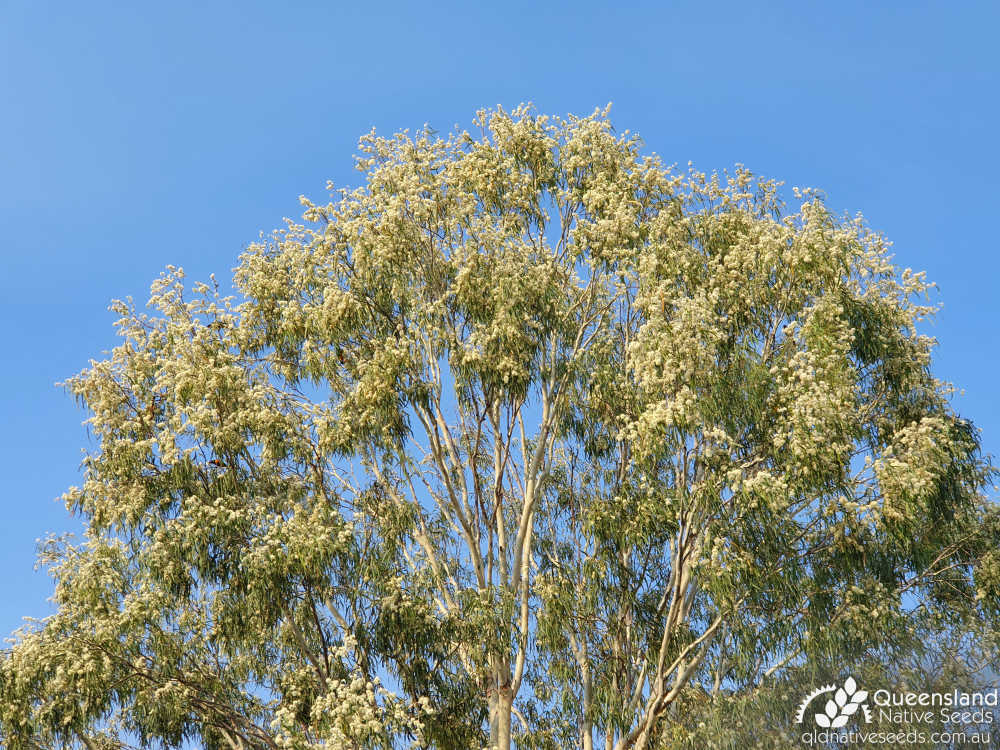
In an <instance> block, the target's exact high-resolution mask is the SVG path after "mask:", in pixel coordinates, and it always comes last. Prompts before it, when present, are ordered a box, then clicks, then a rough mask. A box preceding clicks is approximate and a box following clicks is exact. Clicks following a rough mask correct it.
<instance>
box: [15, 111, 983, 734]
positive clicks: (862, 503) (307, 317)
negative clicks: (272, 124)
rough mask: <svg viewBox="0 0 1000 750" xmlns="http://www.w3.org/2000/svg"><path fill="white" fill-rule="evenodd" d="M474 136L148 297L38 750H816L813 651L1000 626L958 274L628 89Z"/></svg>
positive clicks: (26, 653) (441, 146) (34, 711)
mask: <svg viewBox="0 0 1000 750" xmlns="http://www.w3.org/2000/svg"><path fill="white" fill-rule="evenodd" d="M475 126H476V128H475V132H474V133H471V134H470V133H468V132H461V133H455V134H452V135H450V136H448V137H439V136H438V135H437V134H436V133H434V132H433V131H431V130H429V129H426V130H423V131H420V132H417V133H415V134H412V135H411V134H409V133H406V132H404V133H400V134H397V135H395V136H392V137H382V136H379V135H377V134H375V133H374V132H372V133H371V134H369V135H367V136H365V137H363V138H362V139H361V143H360V155H359V157H358V159H357V167H358V170H359V171H360V174H361V175H362V177H363V181H362V184H361V186H360V187H358V188H357V189H353V190H339V191H334V190H333V188H332V187H331V188H330V189H331V191H332V197H331V200H330V201H329V202H328V203H324V204H320V203H314V202H311V201H309V200H307V199H305V198H303V199H302V203H303V205H304V215H303V220H302V223H296V222H289V223H288V224H287V226H286V227H285V228H284V229H283V230H281V231H278V232H275V233H274V234H273V235H272V236H270V237H268V238H266V239H265V240H262V241H261V242H259V243H257V244H253V245H251V246H250V247H249V248H248V249H247V250H246V251H245V252H244V253H243V255H242V256H241V257H240V260H239V265H238V267H237V268H236V269H235V276H234V283H235V288H236V294H235V295H234V296H231V297H229V296H224V294H223V293H222V292H221V291H220V289H219V287H218V285H216V284H214V283H209V284H195V285H193V287H192V288H189V287H188V286H187V285H186V283H185V282H184V276H183V272H182V271H181V270H179V269H174V268H169V269H168V271H167V272H166V273H165V274H164V275H163V276H162V277H161V278H160V279H159V280H157V281H156V282H155V283H154V284H153V287H152V294H151V298H150V301H149V307H150V308H151V310H150V311H149V312H143V311H142V310H141V309H139V308H137V307H136V306H135V305H133V304H132V302H131V301H124V302H116V303H115V304H114V306H113V309H114V310H115V311H116V312H117V313H118V314H119V316H120V319H119V321H118V323H117V326H118V330H119V333H120V335H121V343H120V344H119V345H118V346H117V347H116V348H115V349H114V350H113V351H112V352H110V354H109V355H108V356H107V357H106V358H105V359H103V360H99V361H93V362H91V364H90V366H89V367H88V368H87V369H85V370H84V371H83V372H81V373H80V374H79V375H77V376H75V377H73V378H71V379H70V380H68V382H67V383H66V386H67V388H68V389H69V390H70V392H71V393H72V394H73V395H74V396H75V397H76V398H77V399H78V400H79V401H80V402H81V403H82V404H83V405H84V406H85V407H86V408H87V409H88V410H89V414H90V417H89V419H88V421H87V425H88V428H89V431H90V433H91V434H92V436H93V438H94V441H93V450H92V451H91V452H90V453H89V454H88V456H87V458H86V460H85V462H84V478H83V482H82V485H81V486H80V487H73V488H71V489H70V490H69V491H68V492H67V493H66V495H65V501H66V505H67V507H68V508H69V509H70V510H71V511H73V512H74V513H76V514H79V515H80V516H81V517H82V518H83V519H84V520H85V522H86V533H85V535H84V537H83V538H82V539H80V540H71V539H63V538H53V539H51V540H49V541H48V542H47V543H46V544H44V546H43V548H42V550H41V561H42V563H43V564H45V565H47V566H48V567H49V569H50V570H51V573H52V576H53V578H54V581H55V593H54V601H55V605H56V611H55V614H53V615H52V616H50V617H48V618H45V619H44V620H41V621H38V622H32V623H29V624H28V625H26V626H25V628H23V629H22V630H21V631H19V633H18V634H17V635H16V638H15V639H14V640H13V641H12V644H11V646H12V648H11V649H10V650H8V651H7V652H5V654H4V656H3V658H2V659H0V738H2V740H3V743H4V745H5V747H8V748H10V750H29V749H32V750H33V749H35V748H49V747H56V746H66V747H78V746H83V747H86V748H88V750H95V749H96V748H101V749H102V750H110V749H111V748H126V747H133V746H135V747H143V748H145V747H158V746H165V747H181V746H183V745H184V743H185V742H189V743H194V745H195V746H200V747H203V748H206V750H217V749H221V748H227V749H231V750H251V749H253V750H257V749H260V750H263V749H265V748H266V749H268V750H278V749H279V748H280V749H281V750H306V749H307V748H329V749H330V750H340V749H342V748H343V749H346V748H397V747H400V748H401V747H409V746H416V747H428V748H441V749H450V748H456V749H461V750H465V749H467V748H478V747H488V748H497V749H499V750H509V748H510V747H517V748H580V749H581V750H592V748H594V747H595V746H599V747H604V748H607V749H608V750H625V749H626V748H634V749H635V750H643V749H645V748H680V747H688V746H690V747H709V746H713V743H714V746H718V747H723V746H729V745H728V744H726V743H729V742H732V743H733V746H740V747H742V746H748V745H747V737H751V738H755V739H754V740H753V742H755V743H756V745H757V746H761V747H763V746H765V744H766V743H769V742H770V743H774V744H775V745H776V746H781V744H780V743H781V742H783V741H787V739H788V735H787V732H789V731H790V729H791V728H790V724H791V716H790V714H788V713H784V711H785V709H784V708H783V707H784V706H785V703H782V702H781V701H782V700H783V699H782V698H781V696H782V695H783V691H785V692H787V686H788V685H798V684H800V681H801V680H804V679H807V678H806V677H805V675H813V674H824V675H836V674H839V673H840V672H839V671H838V670H843V669H852V668H856V669H858V670H860V669H862V667H863V666H865V665H867V667H866V668H868V669H877V668H878V667H879V665H882V666H885V665H891V664H899V663H900V662H899V660H900V659H901V658H902V656H901V655H905V656H906V657H907V658H911V659H912V658H913V657H914V655H916V662H917V663H918V664H925V662H923V661H921V658H920V654H923V653H924V650H925V649H927V648H930V647H932V646H933V645H934V644H937V643H941V642H943V639H947V638H957V639H958V641H956V642H962V639H968V638H970V637H972V638H973V639H974V640H975V642H976V643H977V644H979V648H985V644H990V643H994V641H993V640H992V639H994V638H995V636H996V628H997V626H998V625H1000V553H998V541H1000V517H998V515H997V512H996V508H995V507H994V505H993V504H992V503H991V502H990V501H989V500H988V498H987V496H986V495H985V488H986V487H987V486H988V485H989V484H990V482H991V480H992V474H993V469H992V467H991V465H990V462H989V459H988V457H986V456H984V455H983V454H982V452H981V450H980V443H979V435H978V431H977V430H976V428H975V427H974V426H973V425H972V424H971V423H970V422H969V421H967V420H965V419H963V418H961V417H960V416H958V415H957V414H956V413H955V412H954V410H953V409H952V407H951V405H950V395H951V389H950V386H949V385H947V384H946V383H942V382H940V381H939V380H938V379H936V378H935V377H934V375H933V374H932V371H931V353H932V348H933V345H934V342H933V340H932V339H931V338H929V337H927V336H926V335H924V334H923V333H921V322H922V321H923V320H925V319H926V318H927V317H928V316H930V315H932V314H933V312H934V309H935V308H934V306H933V305H932V304H931V303H930V302H928V301H927V293H928V291H929V289H930V287H931V285H930V283H929V282H928V281H927V280H926V279H925V277H924V275H923V274H922V273H915V272H913V271H911V270H909V269H900V268H898V267H897V266H895V265H894V263H893V259H892V258H891V256H890V255H889V253H888V246H887V243H886V241H885V240H884V239H883V237H882V236H881V235H879V234H878V233H877V232H875V231H873V230H871V229H870V228H869V227H868V226H867V224H866V223H865V222H864V221H863V220H862V219H861V218H860V217H858V218H845V217H840V216H838V215H836V214H835V213H834V212H832V211H831V210H830V209H829V208H828V207H827V206H826V205H825V202H824V199H823V196H822V195H821V194H820V193H818V192H815V191H809V190H803V191H795V192H794V194H793V197H794V203H795V204H796V205H794V206H788V205H786V203H785V202H784V201H783V199H782V191H781V189H780V184H779V183H776V182H774V181H771V180H766V179H761V178H758V177H756V176H754V175H753V174H751V173H750V172H749V171H748V170H746V169H744V168H743V167H737V168H736V169H735V171H733V172H732V173H722V174H703V173H700V172H698V171H696V170H694V169H687V170H677V169H675V168H671V167H668V166H666V165H664V163H662V162H661V160H660V159H659V158H658V157H656V156H651V155H646V154H645V153H644V152H643V146H642V144H641V142H640V140H639V139H638V137H637V136H635V135H633V134H631V133H629V132H628V131H625V132H623V133H620V132H618V131H616V130H615V129H614V128H613V127H612V125H611V123H610V121H609V119H608V112H607V111H599V112H595V113H594V114H593V115H591V116H589V117H568V118H549V117H545V116H541V115H539V114H537V113H536V112H534V111H533V110H532V109H530V108H527V107H520V108H517V109H515V110H514V111H512V112H506V111H504V110H502V109H498V110H494V111H483V112H480V113H478V116H477V118H476V120H475ZM986 653H987V654H989V653H990V652H989V649H988V648H986ZM992 653H996V652H995V651H993V652H992ZM969 673H970V674H971V673H972V672H969ZM797 697H798V696H796V700H797ZM787 698H788V696H787V695H785V696H784V699H787ZM776 707H781V708H780V709H779V708H776ZM753 717H756V718H753ZM765 719H766V720H765ZM761 722H763V723H761ZM765 724H766V725H765ZM706 728H707V729H706ZM703 730H704V731H708V730H711V731H712V732H713V733H714V734H712V735H711V737H709V738H707V739H706V736H705V735H704V731H703ZM712 738H714V739H712ZM726 738H729V739H726ZM751 744H752V743H751Z"/></svg>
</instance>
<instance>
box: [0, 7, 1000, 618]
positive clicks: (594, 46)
mask: <svg viewBox="0 0 1000 750" xmlns="http://www.w3.org/2000/svg"><path fill="white" fill-rule="evenodd" d="M998 27H1000V5H997V4H996V3H986V2H982V3H977V2H954V3H944V2H940V3H922V2H905V3H904V2H881V3H871V2H851V1H847V2H838V3H803V2H795V3H791V2H787V3H786V2H772V3H744V2H739V3H737V2H716V3H709V2H686V3H670V2H657V3H632V4H630V7H628V8H624V9H623V8H622V7H621V6H620V4H612V3H595V2H586V1H583V0H580V1H578V2H573V3H568V2H567V3H554V2H553V3H544V2H535V3H531V2H526V3H513V2H505V3H488V4H486V3H461V4H460V3H446V2H439V3H420V4H417V3H405V4H404V3H379V2H365V3H353V4H350V5H349V6H347V5H345V4H341V3H335V2H328V3H315V4H312V3H301V2H284V3H271V4H262V3H252V2H242V3H217V2H202V3H197V4H195V3H186V2H170V3H155V4H154V3H141V2H140V3H131V4H126V3H115V4H111V3H103V2H90V3H69V2H63V3H47V2H40V1H37V0H36V2H30V3H29V2H11V0H0V229H2V235H0V236H2V244H0V254H2V271H0V325H2V327H3V331H4V334H5V338H6V340H5V342H4V347H3V354H2V355H0V362H2V365H3V366H2V367H0V420H2V422H3V425H4V427H5V429H4V430H3V431H2V432H0V503H2V504H3V508H2V510H3V522H2V523H0V570H2V571H3V576H2V582H0V632H2V633H3V634H6V633H8V632H10V631H11V630H12V629H13V628H15V627H17V626H18V624H19V623H20V620H21V617H22V616H23V615H33V616H41V615H44V614H46V613H47V611H48V604H47V603H46V598H47V597H48V596H49V594H50V587H49V582H48V580H47V579H46V578H45V576H44V575H43V574H41V573H38V572H33V564H34V555H35V550H34V548H35V539H37V538H38V537H41V536H43V535H44V534H45V533H47V532H48V531H57V532H58V531H65V530H72V529H75V528H77V523H76V522H75V521H74V520H73V519H71V518H70V517H68V516H67V514H66V511H65V510H64V508H63V507H62V505H61V504H60V503H58V502H56V501H54V498H56V497H58V495H59V494H60V493H61V492H62V491H63V490H64V489H65V488H66V487H67V486H69V485H71V484H74V483H77V482H78V481H79V473H78V467H79V463H80V459H81V455H82V454H81V450H82V448H84V446H85V445H86V434H85V432H84V430H83V428H82V427H81V426H80V423H81V421H82V420H83V419H84V418H85V415H84V413H83V412H82V411H81V410H80V409H78V408H77V407H76V405H75V404H74V403H73V401H72V399H71V398H69V397H68V396H67V395H66V394H65V393H64V392H62V391H61V390H59V389H57V388H56V387H55V386H54V384H55V382H56V381H59V380H62V379H64V378H65V377H67V376H69V375H71V374H73V373H75V372H76V371H78V370H79V369H81V368H82V367H83V366H85V365H86V364H87V361H88V359H89V358H91V357H99V356H100V354H101V352H102V351H104V350H106V349H108V348H110V347H111V346H112V345H113V344H114V335H113V331H112V328H111V322H112V320H113V318H112V316H111V314H110V313H109V312H108V311H107V305H108V302H109V301H110V299H111V298H113V297H124V296H126V295H132V296H134V297H135V298H136V299H137V300H144V299H145V297H146V295H147V293H148V289H149V283H150V281H151V280H152V279H153V278H154V277H155V276H156V275H157V274H158V273H159V272H160V271H161V270H162V269H163V267H164V266H165V265H166V264H168V263H169V264H174V265H180V266H183V267H184V268H185V269H186V270H187V271H188V274H189V278H194V279H201V278H206V277H207V276H208V274H209V273H212V272H215V273H216V274H217V275H218V276H219V277H220V279H223V280H225V279H226V278H227V277H228V276H229V273H230V269H231V268H232V267H233V266H234V265H235V263H236V258H237V255H238V254H239V253H240V251H241V249H242V248H243V247H244V246H245V245H246V244H247V243H249V242H251V241H253V240H254V239H255V238H256V237H257V235H258V233H259V232H260V231H269V230H271V229H272V228H274V227H276V226H278V225H279V224H280V223H281V220H282V218H283V217H284V216H297V215H298V203H297V197H298V196H299V195H300V194H307V195H310V196H311V197H314V198H323V197H324V195H325V190H324V187H325V184H326V181H327V180H328V179H331V180H333V181H334V182H335V183H337V184H339V185H352V184H355V182H356V176H357V175H356V173H355V172H354V171H353V162H352V155H353V153H354V151H355V145H356V142H357V138H358V136H359V135H361V134H362V133H363V132H366V131H368V130H369V129H370V128H371V127H373V126H374V127H376V128H377V129H378V130H380V131H382V132H384V133H389V132H392V131H395V130H398V129H401V128H404V127H419V126H420V125H422V124H423V123H425V122H426V123H429V124H430V125H432V126H433V127H436V128H438V129H439V130H443V131H447V130H448V129H450V128H451V127H452V126H453V125H455V124H458V125H459V126H461V127H466V126H469V125H470V121H471V118H472V115H473V113H474V111H475V110H476V109H478V108H480V107H489V106H493V105H496V104H503V105H504V106H507V107H511V106H514V105H516V104H517V103H519V102H521V101H531V102H534V103H535V105H536V106H537V107H538V109H539V110H541V111H543V112H549V113H557V114H562V113H567V112H573V113H578V114H585V113H589V112H591V111H592V110H593V109H594V108H595V107H597V106H603V105H605V104H606V103H608V102H612V103H613V107H612V118H613V120H614V121H615V123H616V125H617V127H618V128H619V129H625V128H629V129H631V130H633V131H637V132H639V133H640V134H641V135H642V136H643V138H644V140H645V142H646V144H647V149H648V150H650V151H655V152H657V153H659V154H660V155H662V156H663V157H664V159H665V160H666V161H668V162H677V163H679V164H684V163H686V162H687V161H688V160H692V161H694V163H695V165H696V166H698V167H699V168H701V169H703V170H712V169H722V168H726V167H731V166H732V165H733V164H734V163H736V162H742V163H745V164H746V165H747V166H748V167H750V168H751V169H752V170H754V171H755V172H758V173H761V174H765V175H768V176H771V177H775V178H778V179H782V180H784V181H785V182H786V184H787V185H788V186H792V185H797V186H810V187H817V188H821V189H823V190H825V191H826V193H827V195H828V198H829V203H830V205H831V206H832V207H834V208H835V209H837V210H838V211H846V212H850V213H854V212H856V211H859V210H860V211H862V212H863V213H864V214H865V215H866V216H867V217H868V219H869V221H870V222H871V224H872V225H873V226H875V227H876V228H878V229H880V230H881V231H883V232H884V233H885V234H886V235H887V236H888V237H889V238H890V239H892V240H893V241H894V243H895V251H896V258H897V262H898V263H899V264H900V265H902V266H910V267H913V268H915V269H925V270H927V272H928V276H929V277H930V278H931V279H933V280H935V281H937V282H938V283H939V285H940V295H939V297H938V299H939V301H941V302H943V303H944V310H943V312H942V313H941V315H940V316H939V318H938V320H937V322H936V323H935V325H933V326H932V327H930V328H929V329H928V332H929V333H930V334H932V335H935V336H937V337H938V338H939V340H940V342H941V346H940V348H939V350H938V353H937V354H938V356H937V362H936V366H935V368H936V371H937V373H938V375H939V376H941V377H943V378H946V379H948V380H952V381H954V382H955V383H956V384H957V385H959V386H961V387H963V388H965V390H966V393H965V395H964V396H962V397H960V398H958V399H956V407H957V409H958V410H959V411H960V412H961V413H962V414H963V415H965V416H968V417H970V418H972V419H973V420H974V421H975V422H976V423H977V424H978V425H979V426H980V427H982V429H983V433H984V434H983V437H984V443H985V445H986V447H987V449H988V450H989V451H991V452H992V453H994V454H1000V408H998V404H1000V401H998V398H997V391H996V388H995V385H994V381H995V370H996V369H997V365H998V364H1000V353H998V343H1000V341H998V334H997V329H996V323H997V321H998V317H1000V315H998V314H1000V301H998V296H997V295H995V294H994V286H995V285H996V283H997V279H998V278H1000V273H998V272H1000V260H998V257H1000V256H998V252H997V239H996V236H997V232H996V229H995V227H996V223H997V217H998V215H1000V212H998V209H997V207H996V201H997V197H998V190H997V179H998V177H1000V148H998V145H997V135H996V134H997V131H998V129H997V122H996V121H997V116H998V114H1000V103H998V101H1000V100H998V96H997V92H998V91H1000V53H998V52H997V47H996V43H995V39H994V38H993V37H994V34H995V31H996V29H997V28H998Z"/></svg>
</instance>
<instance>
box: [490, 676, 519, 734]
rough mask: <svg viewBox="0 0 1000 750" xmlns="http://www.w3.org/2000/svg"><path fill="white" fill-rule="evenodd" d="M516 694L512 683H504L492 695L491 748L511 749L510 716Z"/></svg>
mask: <svg viewBox="0 0 1000 750" xmlns="http://www.w3.org/2000/svg"><path fill="white" fill-rule="evenodd" d="M513 705H514V696H513V695H512V694H511V690H510V685H509V684H506V685H502V686H501V687H499V688H497V689H496V690H495V691H494V692H492V693H491V695H490V750H510V718H511V713H512V707H513Z"/></svg>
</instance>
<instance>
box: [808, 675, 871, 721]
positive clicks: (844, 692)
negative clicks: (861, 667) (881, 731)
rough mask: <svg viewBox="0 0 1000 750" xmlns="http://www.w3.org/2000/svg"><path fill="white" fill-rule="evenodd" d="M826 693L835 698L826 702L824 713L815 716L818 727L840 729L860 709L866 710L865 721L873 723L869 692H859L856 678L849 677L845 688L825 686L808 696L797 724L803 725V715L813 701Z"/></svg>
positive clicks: (845, 681)
mask: <svg viewBox="0 0 1000 750" xmlns="http://www.w3.org/2000/svg"><path fill="white" fill-rule="evenodd" d="M824 693H826V694H827V695H829V694H830V693H833V697H832V698H829V699H828V700H827V701H826V705H825V706H823V712H822V713H816V714H813V719H814V720H815V721H816V724H817V725H818V726H820V727H823V728H824V729H839V728H840V727H843V726H845V725H846V724H847V722H848V721H850V718H851V717H852V716H854V715H855V714H856V713H857V712H858V709H859V708H861V709H864V711H863V713H864V720H865V721H866V722H867V721H871V715H870V712H869V711H868V706H867V705H866V704H865V700H866V699H867V698H868V691H867V690H858V684H857V683H856V682H855V681H854V678H853V677H848V678H847V679H846V680H844V685H843V687H840V688H838V687H836V686H835V685H825V686H823V687H821V688H817V689H816V690H814V691H813V692H811V693H810V694H809V695H807V696H806V698H805V700H803V701H802V703H801V704H799V710H798V713H797V714H796V718H795V723H796V724H801V723H802V718H803V714H804V713H805V710H806V708H807V707H808V706H809V704H810V703H811V702H812V700H813V699H814V698H816V697H818V696H820V695H822V694H824Z"/></svg>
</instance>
